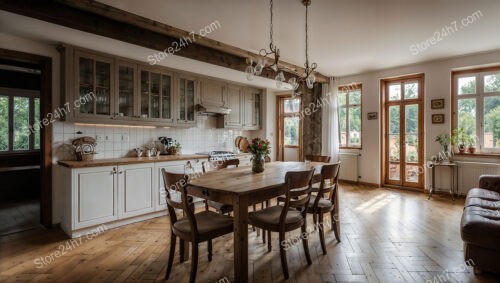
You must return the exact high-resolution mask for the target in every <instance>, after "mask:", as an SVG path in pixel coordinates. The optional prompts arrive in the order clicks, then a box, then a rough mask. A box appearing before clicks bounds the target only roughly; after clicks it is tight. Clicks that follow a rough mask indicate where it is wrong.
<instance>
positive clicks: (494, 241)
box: [460, 206, 500, 250]
mask: <svg viewBox="0 0 500 283" xmlns="http://www.w3.org/2000/svg"><path fill="white" fill-rule="evenodd" d="M460 227H461V229H460V231H461V235H462V240H463V241H464V242H466V243H470V244H474V245H477V246H480V247H485V248H489V249H494V250H500V245H499V239H500V210H491V209H488V208H485V207H480V206H469V207H466V208H465V209H464V213H463V215H462V221H461V223H460Z"/></svg>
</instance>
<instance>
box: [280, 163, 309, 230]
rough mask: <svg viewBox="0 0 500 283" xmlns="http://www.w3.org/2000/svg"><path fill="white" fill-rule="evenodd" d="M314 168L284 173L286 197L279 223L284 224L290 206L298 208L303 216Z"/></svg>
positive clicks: (307, 202)
mask: <svg viewBox="0 0 500 283" xmlns="http://www.w3.org/2000/svg"><path fill="white" fill-rule="evenodd" d="M313 176H314V168H312V169H311V170H306V171H289V172H287V173H286V175H285V183H286V187H287V188H286V193H285V195H286V198H285V205H284V206H283V210H282V211H281V215H280V225H282V224H284V221H285V219H286V215H287V213H288V211H289V209H290V208H295V209H298V210H299V211H300V212H301V213H302V215H303V216H304V217H305V213H306V211H307V206H308V204H309V199H310V198H311V191H312V177H313Z"/></svg>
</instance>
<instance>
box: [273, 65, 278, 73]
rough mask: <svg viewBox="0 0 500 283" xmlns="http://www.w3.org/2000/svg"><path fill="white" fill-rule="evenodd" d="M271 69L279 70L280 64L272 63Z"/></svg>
mask: <svg viewBox="0 0 500 283" xmlns="http://www.w3.org/2000/svg"><path fill="white" fill-rule="evenodd" d="M271 69H273V71H275V72H277V71H278V65H276V64H274V65H272V66H271Z"/></svg>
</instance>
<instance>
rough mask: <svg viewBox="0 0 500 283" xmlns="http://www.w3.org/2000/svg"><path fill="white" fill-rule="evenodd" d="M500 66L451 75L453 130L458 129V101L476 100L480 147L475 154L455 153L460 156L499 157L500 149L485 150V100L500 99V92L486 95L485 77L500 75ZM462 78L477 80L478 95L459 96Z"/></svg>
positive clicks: (477, 133)
mask: <svg viewBox="0 0 500 283" xmlns="http://www.w3.org/2000/svg"><path fill="white" fill-rule="evenodd" d="M499 72H500V66H493V67H486V68H474V69H467V70H460V71H453V72H452V73H451V101H452V103H451V116H452V119H451V128H452V129H455V128H457V127H458V101H459V100H460V99H471V98H473V99H475V100H476V137H477V138H478V139H479V146H478V147H477V151H476V153H474V154H469V153H454V154H456V155H459V156H468V157H469V156H470V157H478V156H481V157H498V156H500V149H495V148H489V150H490V151H485V148H484V98H485V97H500V92H494V93H485V92H484V76H485V75H489V74H493V73H499ZM461 77H475V78H476V93H475V94H465V95H459V94H458V79H459V78H461Z"/></svg>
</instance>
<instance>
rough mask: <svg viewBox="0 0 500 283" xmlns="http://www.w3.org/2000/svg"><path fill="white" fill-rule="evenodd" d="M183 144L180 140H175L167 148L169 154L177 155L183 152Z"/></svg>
mask: <svg viewBox="0 0 500 283" xmlns="http://www.w3.org/2000/svg"><path fill="white" fill-rule="evenodd" d="M181 149H182V146H181V144H180V143H179V142H178V141H175V142H174V143H173V144H172V145H170V146H169V147H168V148H167V154H168V155H177V154H180V153H181Z"/></svg>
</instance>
